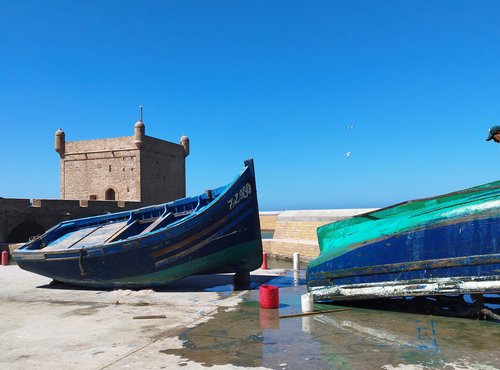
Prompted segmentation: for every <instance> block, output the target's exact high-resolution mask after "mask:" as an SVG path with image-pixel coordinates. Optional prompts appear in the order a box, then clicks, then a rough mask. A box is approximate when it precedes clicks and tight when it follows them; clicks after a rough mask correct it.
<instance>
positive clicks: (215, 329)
mask: <svg viewBox="0 0 500 370" xmlns="http://www.w3.org/2000/svg"><path fill="white" fill-rule="evenodd" d="M292 285H293V280H292ZM304 289H305V288H304V287H303V286H302V287H297V286H291V287H284V288H280V297H281V302H280V303H281V304H280V309H279V310H265V309H261V308H260V307H259V304H258V299H259V298H258V296H259V294H258V290H254V291H251V292H249V293H248V294H247V295H246V298H245V300H244V301H243V302H241V303H240V304H239V306H238V308H237V309H236V310H233V311H230V312H224V311H223V310H220V311H219V312H218V313H217V314H216V315H215V316H214V318H213V319H211V320H209V321H207V322H205V323H203V324H201V325H199V326H198V327H195V328H191V329H187V330H185V331H184V332H183V333H182V334H181V335H180V339H181V340H182V341H183V343H184V346H183V348H178V349H164V350H162V351H161V352H163V353H166V354H174V355H177V356H181V357H182V358H183V359H185V360H191V361H195V362H197V363H200V364H203V365H204V366H214V365H219V366H221V365H225V364H231V365H235V366H243V367H257V366H264V367H268V368H272V369H305V368H310V369H335V368H347V369H360V368H367V367H369V368H385V369H392V368H402V367H403V366H408V365H413V366H415V367H417V368H418V369H427V368H446V369H454V368H455V369H459V368H481V369H495V368H500V354H499V351H498V350H497V346H498V339H499V338H500V325H498V324H495V323H489V322H484V321H474V320H464V319H457V318H447V317H434V316H430V315H429V316H425V315H417V314H410V313H406V314H403V313H398V312H389V311H375V310H369V309H362V308H353V309H352V310H349V311H342V312H337V313H329V314H326V313H325V314H316V315H310V316H302V317H295V318H281V319H280V318H279V315H284V314H288V313H299V312H300V294H302V293H304ZM332 308H335V307H332V306H330V305H316V306H315V309H316V310H318V309H324V310H325V309H332Z"/></svg>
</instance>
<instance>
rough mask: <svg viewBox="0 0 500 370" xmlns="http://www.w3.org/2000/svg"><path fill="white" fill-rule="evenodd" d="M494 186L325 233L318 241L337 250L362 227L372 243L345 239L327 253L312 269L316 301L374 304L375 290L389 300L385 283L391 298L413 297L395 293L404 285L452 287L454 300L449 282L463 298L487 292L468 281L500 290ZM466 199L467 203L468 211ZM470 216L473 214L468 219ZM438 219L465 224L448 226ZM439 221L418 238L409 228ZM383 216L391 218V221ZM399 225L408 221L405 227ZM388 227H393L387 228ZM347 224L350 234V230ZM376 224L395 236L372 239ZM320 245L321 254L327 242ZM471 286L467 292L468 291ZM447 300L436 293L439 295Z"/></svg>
mask: <svg viewBox="0 0 500 370" xmlns="http://www.w3.org/2000/svg"><path fill="white" fill-rule="evenodd" d="M493 185H494V186H492V185H491V184H487V185H483V186H481V187H476V188H472V189H470V191H462V192H457V193H452V194H450V195H447V196H440V197H436V198H428V199H425V200H424V201H421V202H419V201H414V202H408V203H404V204H400V205H396V206H394V208H393V209H391V207H388V208H386V209H384V210H382V211H379V212H377V211H376V212H372V213H370V214H367V215H360V216H357V217H358V220H359V221H358V220H352V221H351V220H347V221H345V222H344V223H342V221H340V222H339V223H337V224H335V225H333V224H332V226H333V227H329V228H328V229H327V230H328V231H329V234H325V230H318V235H319V234H320V233H321V232H322V237H326V236H325V235H327V237H328V243H330V245H331V243H332V242H333V243H335V237H338V238H345V237H347V238H349V237H350V236H351V235H355V234H354V233H355V232H356V227H358V226H359V227H361V228H362V230H364V232H365V235H370V237H368V238H367V239H365V240H361V239H360V237H359V236H357V237H356V242H353V243H352V244H348V243H345V241H343V240H342V239H339V243H337V244H338V245H339V247H338V248H335V247H332V248H323V249H322V252H321V254H320V256H319V257H318V258H317V259H316V260H314V261H312V262H311V263H310V264H309V266H308V268H307V274H306V280H307V285H308V289H309V290H310V291H311V292H313V294H315V299H316V300H325V299H333V300H336V299H344V298H345V297H343V296H342V295H343V294H344V293H342V292H343V291H344V292H346V293H345V294H346V295H347V294H349V295H350V296H349V297H348V298H349V299H366V298H367V296H369V295H370V291H369V288H366V287H370V286H374V287H376V291H377V295H378V294H383V284H384V283H387V284H388V286H390V289H388V290H387V294H388V296H405V295H406V292H405V291H404V289H403V290H398V291H396V292H395V291H394V289H392V287H394V286H395V285H398V284H399V285H400V286H405V284H406V282H407V283H408V284H407V285H411V284H413V285H415V284H426V283H427V282H430V281H432V282H440V283H443V284H444V285H446V294H450V290H449V284H446V282H449V281H452V280H453V281H454V282H455V283H456V284H455V285H456V289H455V293H456V294H465V293H467V291H466V290H467V289H469V288H467V286H473V287H474V289H480V288H478V287H477V286H478V285H477V286H476V285H474V284H469V285H467V284H462V283H460V281H462V282H474V281H476V280H477V281H484V282H486V283H485V285H483V286H485V287H487V288H488V289H490V288H489V287H491V289H493V290H494V289H498V288H497V287H500V246H499V244H500V192H498V184H497V183H493ZM474 189H475V190H474ZM474 192H477V195H476V194H475V193H474ZM462 195H463V197H464V203H463V204H460V201H459V199H460V196H462ZM448 199H452V202H448ZM478 199H485V200H484V202H485V203H484V204H485V207H482V204H481V203H477V200H478ZM473 202H476V203H474V207H473V208H472V207H471V206H470V205H471V204H472V203H473ZM486 202H487V203H486ZM450 203H452V204H453V208H452V209H451V210H450V209H449V208H448V207H449V204H450ZM486 205H487V206H486ZM410 206H411V207H413V208H410ZM426 206H427V208H426ZM467 207H468V208H467ZM465 208H467V211H466V212H464V211H463V209H465ZM398 209H401V212H400V213H398V212H397V210H398ZM438 212H443V214H444V212H446V215H450V214H451V215H454V214H456V215H458V216H457V217H447V218H444V217H442V216H441V215H440V214H439V213H438ZM431 214H432V215H435V216H433V217H434V218H429V219H428V220H427V221H425V223H424V224H422V223H418V224H416V225H418V227H415V228H414V229H413V230H411V229H408V227H407V225H408V224H410V223H411V220H412V219H415V218H417V217H420V218H422V215H431ZM387 215H388V216H387ZM365 216H366V217H365ZM383 216H387V218H385V219H384V217H383ZM398 217H400V218H401V221H398V219H397V218H398ZM406 220H408V221H406ZM386 223H387V224H388V225H389V226H390V227H385V224H386ZM344 224H345V225H346V229H345V230H349V231H348V232H347V231H345V230H344V229H343V227H342V226H343V225H344ZM371 224H373V225H374V227H376V228H377V229H378V230H389V229H390V230H391V232H390V233H384V234H378V235H377V234H375V233H373V232H371V231H370V225H371ZM398 224H400V225H402V226H404V227H401V230H399V231H398V230H397V228H395V227H394V225H398ZM422 225H423V226H422ZM391 228H392V229H391ZM330 231H331V232H330ZM353 240H354V238H353ZM319 242H320V248H321V247H322V245H321V243H322V239H321V238H320V240H319ZM323 247H324V246H323ZM463 286H465V287H466V288H462V287H463ZM347 290H349V291H347ZM356 290H358V291H359V292H360V293H359V295H356V294H357V293H356V292H355V291H356ZM367 292H368V293H367ZM381 292H382V293H381ZM411 292H412V294H413V293H414V292H415V291H414V290H413V289H411ZM475 292H477V291H475ZM499 292H500V291H499ZM440 293H441V292H440V291H434V292H433V294H435V295H438V294H440ZM422 294H426V293H425V292H422ZM443 294H444V292H443ZM369 298H372V296H369Z"/></svg>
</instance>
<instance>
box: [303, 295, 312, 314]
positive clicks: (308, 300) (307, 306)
mask: <svg viewBox="0 0 500 370" xmlns="http://www.w3.org/2000/svg"><path fill="white" fill-rule="evenodd" d="M300 300H301V305H302V312H313V311H314V300H313V296H312V294H311V293H306V294H302V295H301V296H300Z"/></svg>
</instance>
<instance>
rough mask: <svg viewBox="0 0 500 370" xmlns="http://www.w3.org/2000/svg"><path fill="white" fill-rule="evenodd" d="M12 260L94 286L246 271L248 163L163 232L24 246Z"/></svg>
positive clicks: (254, 219)
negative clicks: (202, 205)
mask: <svg viewBox="0 0 500 370" xmlns="http://www.w3.org/2000/svg"><path fill="white" fill-rule="evenodd" d="M242 189H243V191H242ZM235 194H238V195H235ZM235 199H237V200H238V202H236V201H235ZM56 229H57V228H56ZM61 243H62V242H61ZM15 258H16V260H17V263H18V265H19V266H20V267H21V268H23V269H25V270H28V271H31V272H34V273H37V274H40V275H44V276H47V277H50V278H52V279H54V280H57V281H61V282H65V283H70V284H76V285H82V286H87V287H96V288H116V287H131V288H139V287H151V286H160V285H165V284H168V283H171V282H174V281H176V280H179V279H182V278H184V277H186V276H189V275H193V274H213V273H248V272H249V271H252V270H255V269H257V268H259V267H260V265H261V263H262V241H261V235H260V224H259V216H258V204H257V194H256V190H255V178H254V173H253V163H251V164H249V166H248V167H246V169H245V170H244V171H243V172H242V174H241V175H240V176H239V177H238V178H237V179H236V180H235V182H234V183H233V184H231V186H230V187H228V189H226V190H225V191H224V192H223V193H222V194H221V195H220V196H219V197H218V198H217V199H216V200H214V201H213V203H212V204H210V205H209V206H207V207H206V209H204V210H202V211H200V212H199V213H193V215H190V216H188V217H186V219H184V220H181V221H180V222H178V223H176V224H175V225H173V226H171V227H167V228H165V229H164V230H160V231H157V232H150V233H146V234H145V235H143V236H137V237H132V238H128V239H124V240H121V241H118V242H113V243H109V244H107V243H101V244H98V245H94V246H89V247H82V248H79V249H74V248H69V249H64V250H46V249H43V248H42V249H39V250H30V249H29V245H28V246H27V247H26V248H21V249H20V250H18V251H16V253H15Z"/></svg>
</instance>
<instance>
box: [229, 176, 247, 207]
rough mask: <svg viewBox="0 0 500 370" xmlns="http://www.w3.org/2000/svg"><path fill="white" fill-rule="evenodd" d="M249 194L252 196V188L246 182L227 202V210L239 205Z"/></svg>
mask: <svg viewBox="0 0 500 370" xmlns="http://www.w3.org/2000/svg"><path fill="white" fill-rule="evenodd" d="M250 194H252V186H251V185H250V183H249V182H247V183H246V184H245V185H243V186H242V187H241V189H240V191H238V192H237V193H235V194H234V195H233V197H232V198H231V199H229V200H228V201H227V202H228V204H229V209H230V210H231V209H233V208H234V207H236V205H238V203H240V202H241V201H242V200H245V199H247V198H248V196H249V195H250Z"/></svg>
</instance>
